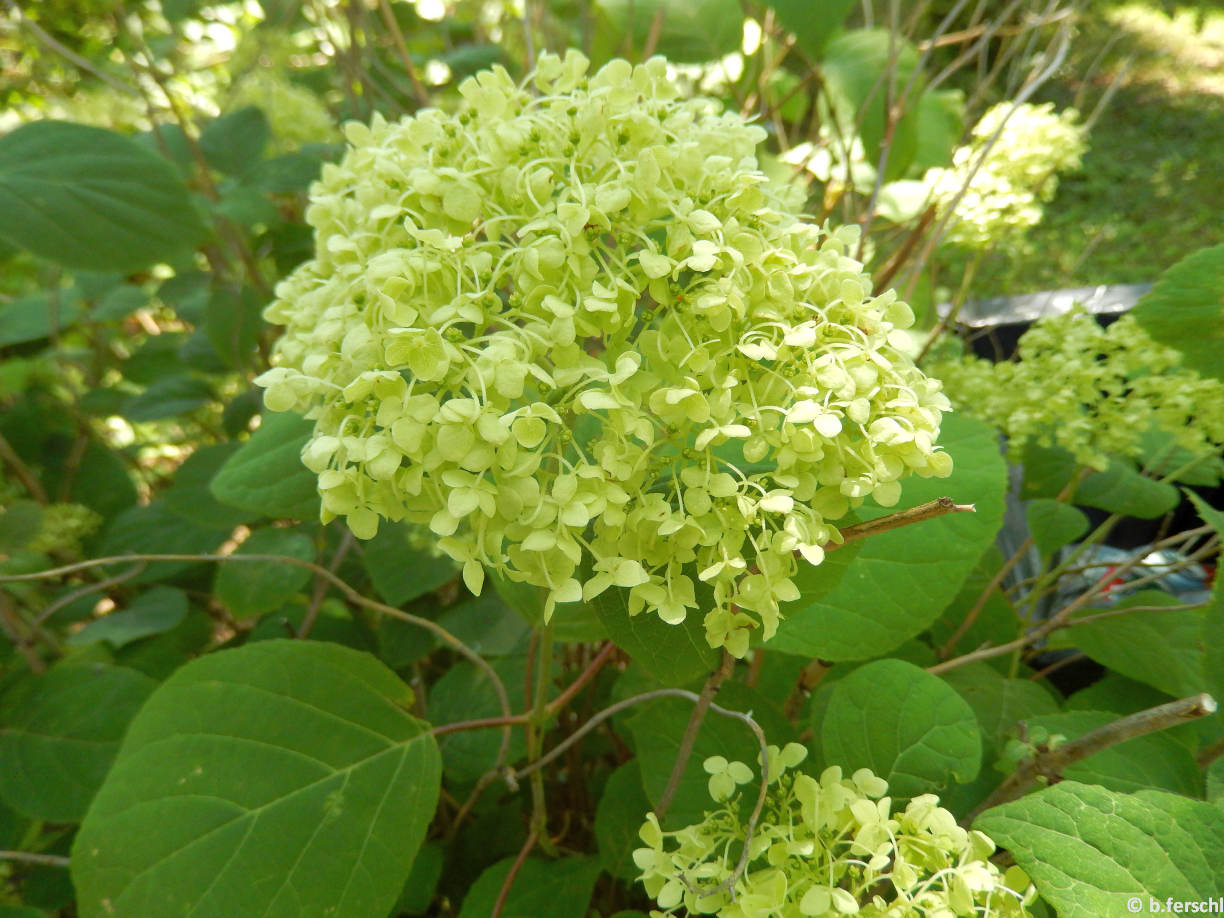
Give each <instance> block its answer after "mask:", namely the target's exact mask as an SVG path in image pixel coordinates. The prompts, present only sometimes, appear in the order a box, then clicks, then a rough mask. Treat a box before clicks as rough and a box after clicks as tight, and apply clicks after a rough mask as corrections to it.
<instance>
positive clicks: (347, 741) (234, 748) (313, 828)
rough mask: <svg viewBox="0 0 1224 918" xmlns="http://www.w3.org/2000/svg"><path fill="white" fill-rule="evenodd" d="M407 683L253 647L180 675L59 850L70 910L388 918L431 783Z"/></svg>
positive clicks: (332, 659)
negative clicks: (68, 851) (65, 853)
mask: <svg viewBox="0 0 1224 918" xmlns="http://www.w3.org/2000/svg"><path fill="white" fill-rule="evenodd" d="M411 709H412V692H411V690H410V689H409V688H408V687H407V686H406V685H405V684H404V683H403V682H401V681H400V680H399V679H398V678H397V677H396V676H395V674H394V673H392V672H391V671H390V670H389V669H387V668H386V667H385V666H383V665H382V664H381V663H379V662H378V661H377V660H374V659H373V658H372V657H370V656H368V655H366V654H362V653H358V652H356V651H352V650H349V649H347V648H344V647H338V646H336V645H333V644H322V643H315V642H313V641H261V642H258V643H255V644H250V645H248V646H246V647H242V648H240V649H238V650H227V651H222V652H220V653H214V654H210V655H208V656H205V657H202V658H201V659H199V660H195V661H193V662H191V663H188V664H187V665H186V666H184V667H182V668H181V669H180V670H178V671H177V672H176V673H175V674H174V675H173V676H171V677H170V679H169V680H167V681H166V683H165V684H164V685H162V686H161V687H160V688H159V689H157V691H155V692H154V693H153V695H152V696H151V697H150V698H149V700H148V702H147V703H146V704H145V707H144V709H143V710H141V712H140V713H139V715H137V717H136V719H135V720H134V721H133V722H132V725H131V727H130V729H129V730H128V735H127V738H126V739H125V740H124V743H123V746H122V748H121V749H120V750H119V755H118V758H116V760H115V765H114V767H113V768H112V770H111V773H110V775H109V776H108V777H107V780H106V782H105V784H104V785H103V786H102V789H101V791H99V792H98V795H97V797H96V798H95V799H94V802H93V805H92V806H91V807H90V809H89V812H88V814H87V815H86V817H85V822H84V824H83V825H82V826H81V830H80V832H79V833H78V834H77V837H76V841H75V843H74V845H73V850H72V879H73V882H74V883H75V885H76V888H77V892H78V895H79V901H80V914H81V916H82V918H149V916H151V915H157V916H158V918H187V916H192V918H236V916H243V918H247V916H256V915H258V916H260V918H324V916H328V918H386V915H387V913H388V912H389V911H390V909H391V906H392V904H393V903H394V902H395V900H396V898H397V896H398V895H399V894H400V891H401V889H402V888H403V884H404V881H405V879H406V878H407V877H408V874H409V872H410V870H411V869H412V862H413V858H414V857H415V856H416V852H417V849H418V848H419V847H420V845H421V842H422V840H423V839H424V836H425V831H426V829H427V828H428V826H429V823H430V820H431V819H432V818H433V814H434V808H435V806H436V804H437V797H438V790H439V787H440V762H439V758H438V750H437V745H436V744H435V742H434V740H433V737H432V735H431V734H430V733H429V732H428V725H427V724H425V723H424V722H422V721H420V720H417V719H416V718H415V717H413V716H411V715H410V714H409V713H408V711H410V710H411Z"/></svg>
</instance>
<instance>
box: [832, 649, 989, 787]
mask: <svg viewBox="0 0 1224 918" xmlns="http://www.w3.org/2000/svg"><path fill="white" fill-rule="evenodd" d="M821 746H822V748H823V750H824V757H825V763H826V764H828V765H840V766H842V768H843V769H845V770H846V771H847V772H851V771H854V770H855V769H858V768H870V769H871V770H872V771H874V772H875V773H876V774H877V775H879V776H880V777H881V778H883V779H884V780H886V781H887V782H888V786H889V790H890V791H891V792H892V794H893V796H895V797H913V796H916V795H917V794H924V793H927V792H930V791H937V790H938V789H939V788H941V787H943V786H944V785H946V784H948V783H949V782H950V781H952V780H956V781H958V782H960V783H962V784H964V783H966V782H968V781H972V780H973V779H974V778H975V777H976V776H977V773H978V769H979V767H981V762H982V735H981V731H980V730H979V729H978V723H977V718H976V717H975V716H974V712H973V709H972V708H971V707H969V705H968V703H967V702H966V701H965V700H964V699H963V698H961V697H960V695H958V694H957V693H956V691H955V690H954V689H952V687H951V686H949V685H947V684H946V683H944V682H943V680H941V679H940V678H939V677H938V676H932V675H931V674H930V673H928V672H926V671H925V670H923V669H919V668H918V667H917V666H914V665H913V664H912V663H906V662H904V661H902V660H877V661H875V662H873V663H867V664H866V665H864V666H860V667H859V668H858V669H856V670H855V671H854V672H852V673H851V674H850V675H849V676H846V677H845V678H844V679H842V680H841V681H839V682H838V683H837V685H836V686H835V687H834V688H833V694H832V697H831V698H830V699H829V707H828V710H826V712H825V717H824V723H823V724H822V726H821Z"/></svg>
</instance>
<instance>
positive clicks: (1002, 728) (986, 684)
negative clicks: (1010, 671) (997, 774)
mask: <svg viewBox="0 0 1224 918" xmlns="http://www.w3.org/2000/svg"><path fill="white" fill-rule="evenodd" d="M943 679H944V681H945V682H947V683H948V684H949V685H950V686H952V688H954V689H956V691H957V694H959V695H960V696H961V697H962V698H964V699H965V701H967V702H968V703H969V707H971V708H973V713H974V714H976V715H977V720H978V725H979V726H980V727H981V728H982V739H983V740H984V741H985V742H986V744H987V745H988V746H989V747H994V746H996V745H997V744H998V743H999V741H1000V739H1002V737H1003V736H1005V735H1006V734H1007V733H1008V732H1009V731H1014V730H1015V728H1016V724H1017V723H1018V722H1019V721H1022V720H1027V719H1028V718H1030V717H1034V716H1036V715H1039V714H1056V713H1058V702H1057V701H1055V700H1054V696H1053V695H1051V694H1050V693H1049V692H1048V691H1047V690H1046V689H1045V688H1044V687H1043V686H1041V685H1039V684H1038V683H1036V682H1031V681H1029V680H1028V679H1009V678H1007V677H1006V676H1004V675H1003V674H1002V673H1000V672H999V671H998V670H997V669H994V668H993V667H991V666H989V665H987V664H985V663H975V664H973V665H972V666H962V667H960V668H959V669H954V670H952V671H951V672H949V673H946V674H945V675H944V676H943Z"/></svg>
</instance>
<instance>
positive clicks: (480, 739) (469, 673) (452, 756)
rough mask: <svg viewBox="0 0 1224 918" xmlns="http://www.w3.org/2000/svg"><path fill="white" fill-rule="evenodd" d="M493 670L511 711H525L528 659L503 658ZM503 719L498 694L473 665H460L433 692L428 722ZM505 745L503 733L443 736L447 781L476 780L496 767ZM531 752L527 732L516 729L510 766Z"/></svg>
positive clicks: (477, 731)
mask: <svg viewBox="0 0 1224 918" xmlns="http://www.w3.org/2000/svg"><path fill="white" fill-rule="evenodd" d="M492 666H493V671H494V672H496V673H497V675H498V676H499V677H500V678H501V680H502V682H503V684H504V685H505V686H506V694H507V696H508V697H509V699H510V708H511V710H512V711H522V710H523V709H524V708H525V707H526V692H525V679H526V672H527V663H526V660H525V659H524V658H523V657H503V658H501V659H500V660H493V661H492ZM501 715H502V709H501V705H500V704H498V701H497V692H496V691H495V690H494V688H493V685H492V684H491V683H490V682H489V679H488V677H487V676H486V675H485V674H484V673H483V672H481V671H480V670H479V669H477V668H476V665H475V664H473V663H469V662H467V661H464V662H462V663H457V664H455V665H454V666H452V667H451V668H450V669H448V670H447V671H446V672H445V673H444V674H443V676H442V678H441V679H439V680H438V681H437V682H435V683H434V684H433V687H432V688H431V689H430V691H429V719H430V721H431V722H432V723H435V724H438V725H439V726H441V725H443V724H451V723H458V722H460V721H465V720H476V719H480V718H483V717H500V716H501ZM501 742H502V731H501V730H464V731H462V732H459V733H451V734H448V735H446V736H444V737H442V740H441V742H440V743H439V744H438V745H439V747H440V748H441V750H442V761H443V765H444V768H445V770H446V777H447V779H448V780H450V781H457V782H459V783H466V782H470V781H475V780H476V779H477V778H479V777H480V776H481V775H483V774H484V773H485V772H486V771H488V770H489V769H490V768H492V767H493V765H494V764H495V763H496V761H497V751H498V749H500V748H501ZM526 751H527V744H526V741H525V740H524V737H523V731H522V730H520V729H515V730H514V731H513V732H512V733H511V734H510V747H509V751H508V753H507V756H508V757H507V762H514V761H517V760H518V759H519V758H521V757H522V756H523V755H524V753H526Z"/></svg>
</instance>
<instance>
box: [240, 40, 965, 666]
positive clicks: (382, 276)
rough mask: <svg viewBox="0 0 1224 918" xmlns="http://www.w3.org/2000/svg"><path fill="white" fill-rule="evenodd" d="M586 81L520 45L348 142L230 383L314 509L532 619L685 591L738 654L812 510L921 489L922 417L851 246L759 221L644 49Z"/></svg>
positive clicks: (830, 519)
mask: <svg viewBox="0 0 1224 918" xmlns="http://www.w3.org/2000/svg"><path fill="white" fill-rule="evenodd" d="M587 70H588V63H587V60H586V59H585V58H584V57H583V56H582V55H580V54H577V53H574V52H571V53H569V54H567V55H566V56H565V57H564V58H561V57H557V56H552V55H545V56H542V57H541V59H540V61H539V63H538V66H537V69H536V70H535V71H534V72H533V73H532V74H531V75H529V77H528V78H527V79H526V80H525V81H524V83H522V84H516V83H515V82H514V81H513V80H512V79H511V78H510V77H509V75H508V74H507V73H506V72H505V71H504V70H502V69H500V68H495V69H493V70H491V71H487V72H484V73H481V74H479V75H478V76H476V77H472V78H470V79H467V80H465V81H464V82H463V83H462V84H461V86H460V93H461V95H462V102H461V103H460V105H459V107H458V110H457V111H456V112H454V113H453V114H452V113H447V112H443V111H440V110H436V109H427V110H424V111H421V112H418V113H417V114H416V115H415V116H413V117H411V118H406V119H404V120H402V121H399V122H397V123H387V122H385V121H383V120H381V119H379V118H376V119H375V120H374V122H373V123H372V124H371V125H370V126H368V127H367V126H364V125H360V124H350V125H349V126H348V127H347V130H346V134H347V137H348V141H349V144H350V149H349V151H348V153H347V155H346V156H345V157H344V159H343V160H342V161H341V162H340V163H338V164H335V165H328V166H326V167H325V168H324V170H323V174H322V177H321V179H320V180H319V181H318V182H317V183H316V184H315V186H314V187H313V189H312V191H311V205H310V208H309V210H308V213H307V219H308V220H309V222H310V223H311V225H312V226H313V227H314V229H315V236H316V248H317V250H316V254H315V257H314V258H313V259H312V260H310V261H308V262H306V263H305V264H303V265H302V266H300V267H299V268H298V269H297V270H296V271H295V272H294V273H293V274H292V275H291V276H290V277H289V278H287V279H286V280H285V281H283V282H282V283H281V284H280V286H279V287H278V288H277V299H276V301H275V302H273V303H272V305H271V306H269V308H268V310H267V312H266V316H267V318H268V319H269V320H270V321H272V322H275V323H278V324H281V325H284V326H285V333H284V335H283V336H282V337H281V338H280V340H279V342H278V343H277V346H276V355H275V361H274V362H275V367H274V368H273V369H272V370H270V371H269V372H267V373H265V374H264V375H263V376H262V377H260V379H259V382H260V384H261V385H263V386H264V387H265V388H266V390H267V391H266V393H265V403H266V405H267V406H268V407H269V408H271V409H273V410H293V411H298V412H301V413H304V414H305V415H306V416H307V417H309V418H312V419H314V421H315V432H314V436H313V437H312V439H311V440H310V442H309V443H308V444H307V446H306V448H305V449H304V451H303V461H304V462H305V464H306V465H307V466H308V467H309V468H311V469H312V470H314V471H315V472H317V473H318V476H319V489H320V492H321V495H322V503H323V516H324V519H331V518H333V517H343V518H344V519H345V520H346V521H347V523H348V525H349V527H350V528H351V529H352V531H353V532H354V533H355V534H356V535H358V536H359V537H361V538H369V537H371V536H373V535H374V534H375V532H376V530H377V528H378V524H379V520H380V518H385V519H390V520H402V519H407V520H409V521H413V522H418V523H422V524H425V525H427V526H428V527H429V528H430V529H432V530H433V532H434V533H435V534H436V535H437V536H438V537H439V538H440V540H441V541H440V546H441V548H442V550H443V551H445V552H446V553H447V554H449V555H450V556H451V557H452V558H454V559H455V560H457V561H458V562H460V563H461V564H462V565H463V573H464V578H465V581H466V583H467V584H468V586H469V587H470V588H471V589H473V590H477V591H478V590H480V589H481V586H482V583H483V580H484V571H485V570H489V571H493V572H496V574H497V575H498V576H500V577H502V578H504V579H507V580H509V581H517V582H527V583H531V584H535V585H538V586H541V587H544V588H546V589H547V590H548V599H547V609H546V611H547V612H548V613H549V614H551V612H552V608H553V606H554V604H555V603H558V602H562V603H564V602H574V601H579V600H590V599H592V598H593V597H595V596H597V595H598V594H599V593H601V592H602V591H604V590H606V589H608V588H609V587H619V588H622V589H625V590H627V591H628V601H629V608H630V612H631V613H632V614H636V613H638V612H641V611H647V612H649V613H652V614H657V615H659V616H660V617H661V618H662V619H663V620H664V621H666V622H670V623H678V622H681V621H683V620H684V619H685V617H686V615H687V614H688V613H689V611H690V610H693V609H695V608H697V607H698V597H699V596H702V597H703V598H702V601H701V605H702V607H703V608H702V611H703V612H705V613H706V618H705V624H706V630H707V639H708V640H709V642H710V644H711V646H725V647H727V648H728V649H729V650H730V651H731V652H732V653H734V654H736V655H740V656H742V655H743V654H744V653H745V652H746V651H747V647H748V636H749V629H752V628H758V629H761V631H762V634H763V636H764V637H766V638H768V637H769V636H770V635H771V634H772V633H773V631H774V629H775V627H776V623H777V621H778V616H779V605H780V603H783V602H785V601H787V600H790V599H793V598H795V597H796V596H797V595H798V591H797V589H796V587H795V585H794V583H793V582H792V579H791V578H792V576H793V575H794V573H795V571H796V569H797V563H798V560H799V559H806V561H807V562H810V563H819V562H820V560H821V559H822V557H823V554H824V550H823V546H825V545H826V544H828V543H830V542H836V541H837V540H838V538H839V534H838V531H837V529H836V526H835V523H836V521H837V520H838V519H839V518H841V517H842V516H843V515H844V514H846V513H847V512H849V511H850V510H851V509H852V508H854V507H856V506H857V505H859V504H860V503H861V502H862V501H863V500H864V499H866V498H869V497H870V498H873V499H874V500H875V501H876V502H877V503H879V504H881V505H885V506H888V505H892V504H894V503H896V501H897V500H898V498H899V497H900V493H901V489H900V481H901V479H902V478H903V477H904V476H905V475H907V474H910V473H916V474H918V475H922V476H931V475H939V476H943V475H947V474H948V473H949V471H950V470H951V460H950V459H949V457H948V456H947V454H946V453H944V452H942V451H940V450H939V449H938V448H937V447H936V446H935V441H936V437H937V435H938V432H939V424H940V417H941V413H942V412H943V411H944V410H945V409H946V408H947V407H948V403H947V400H946V399H945V397H944V396H943V394H942V393H941V392H940V386H939V383H938V382H936V381H934V380H931V379H928V378H927V377H926V376H925V375H923V374H922V373H921V372H920V371H919V370H917V369H916V368H915V367H914V366H913V364H912V363H911V361H910V360H908V359H907V358H906V357H904V356H903V355H902V354H901V353H900V352H899V351H898V347H900V346H903V345H904V341H903V339H904V334H903V333H902V331H901V330H902V329H904V328H906V327H908V326H909V325H910V324H911V323H912V322H913V314H912V312H911V311H910V309H909V307H908V306H906V305H905V304H904V303H902V302H900V301H898V300H897V298H896V296H895V294H894V293H892V292H891V291H889V292H887V293H884V294H882V295H878V296H877V295H873V292H872V283H871V280H870V278H869V277H868V276H867V275H866V274H865V273H864V270H863V266H862V265H861V264H860V263H859V262H858V261H856V260H855V259H853V258H851V257H850V256H849V255H848V254H847V253H848V252H849V251H852V250H853V249H854V245H855V242H856V238H857V231H856V230H855V229H853V228H841V229H837V230H829V229H827V228H821V227H817V226H814V225H812V224H810V223H807V222H804V221H803V220H802V219H801V218H799V217H797V216H796V215H795V214H793V213H792V212H790V211H789V210H788V208H786V207H785V206H784V205H783V204H782V203H781V198H780V197H778V192H776V191H775V190H774V189H773V188H772V187H771V185H770V184H769V182H768V180H767V179H766V177H765V176H764V175H763V174H762V173H761V171H760V170H759V169H758V165H757V160H756V158H755V149H756V146H757V144H758V143H759V142H760V141H761V140H762V139H763V138H764V136H765V132H764V131H763V130H762V129H761V128H759V127H756V126H754V125H751V124H748V123H747V122H745V121H744V120H743V119H742V118H741V117H739V116H737V115H733V114H725V113H722V112H721V111H720V110H719V107H718V105H717V103H714V102H712V101H709V100H704V99H689V100H685V99H681V98H679V97H678V94H677V90H676V88H675V87H674V86H673V85H672V83H671V82H669V80H668V78H667V66H666V62H665V61H664V60H663V59H661V58H655V59H652V60H650V61H648V62H646V63H645V64H642V65H640V66H636V67H635V66H631V65H630V64H628V63H626V62H625V61H620V60H615V61H612V62H610V63H608V64H607V65H605V66H604V67H602V68H601V69H600V70H599V71H598V72H596V73H594V74H588V72H587ZM699 591H700V592H699Z"/></svg>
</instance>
